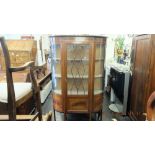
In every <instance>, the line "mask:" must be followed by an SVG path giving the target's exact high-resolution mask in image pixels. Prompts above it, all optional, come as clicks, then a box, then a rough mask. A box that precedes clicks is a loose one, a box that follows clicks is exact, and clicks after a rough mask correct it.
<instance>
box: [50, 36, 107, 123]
mask: <svg viewBox="0 0 155 155" xmlns="http://www.w3.org/2000/svg"><path fill="white" fill-rule="evenodd" d="M76 37H80V38H84V40H83V41H81V40H80V39H79V40H78V39H77V40H76ZM54 39H55V45H57V44H58V45H60V52H61V53H60V56H61V91H62V92H61V93H62V94H61V95H60V94H57V93H55V92H53V106H54V108H53V109H54V119H55V120H56V118H55V110H56V111H59V112H63V113H64V120H67V113H87V114H88V115H89V120H91V114H92V113H99V114H100V116H101V119H102V103H103V93H100V94H97V95H95V94H94V75H95V60H96V59H95V58H96V50H95V48H96V47H97V46H96V45H97V44H101V45H104V46H105V45H106V37H102V36H54ZM75 40H76V41H75ZM70 44H75V45H78V44H82V45H89V46H90V49H89V55H88V59H89V62H88V94H87V95H69V94H68V92H67V89H68V87H67V84H68V83H67V80H68V78H67V67H68V65H67V45H70ZM103 70H104V67H103ZM76 105H77V106H76ZM80 105H81V106H80ZM74 107H76V108H77V109H76V108H75V109H74ZM78 107H79V109H78ZM80 108H81V109H80Z"/></svg>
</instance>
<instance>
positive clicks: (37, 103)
mask: <svg viewBox="0 0 155 155" xmlns="http://www.w3.org/2000/svg"><path fill="white" fill-rule="evenodd" d="M36 108H37V111H38V112H39V116H38V118H39V121H42V110H41V100H40V93H39V91H38V92H37V93H36Z"/></svg>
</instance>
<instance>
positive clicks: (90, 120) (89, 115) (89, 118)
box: [89, 113, 91, 121]
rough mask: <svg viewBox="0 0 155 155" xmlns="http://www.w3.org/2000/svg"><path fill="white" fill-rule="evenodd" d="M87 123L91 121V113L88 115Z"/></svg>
mask: <svg viewBox="0 0 155 155" xmlns="http://www.w3.org/2000/svg"><path fill="white" fill-rule="evenodd" d="M89 121H91V113H89Z"/></svg>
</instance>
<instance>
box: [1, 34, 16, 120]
mask: <svg viewBox="0 0 155 155" xmlns="http://www.w3.org/2000/svg"><path fill="white" fill-rule="evenodd" d="M0 44H1V47H2V53H3V55H4V60H5V65H6V82H7V92H8V103H9V104H8V112H9V119H10V120H15V119H16V103H15V92H14V85H13V78H12V72H10V67H11V62H10V55H9V51H8V47H7V45H6V43H5V40H4V38H3V37H0Z"/></svg>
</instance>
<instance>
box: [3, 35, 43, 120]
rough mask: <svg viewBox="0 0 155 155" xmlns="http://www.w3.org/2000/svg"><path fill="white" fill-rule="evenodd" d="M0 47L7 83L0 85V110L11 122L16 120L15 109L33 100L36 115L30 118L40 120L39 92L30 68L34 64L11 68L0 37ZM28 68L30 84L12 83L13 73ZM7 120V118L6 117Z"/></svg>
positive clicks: (5, 48)
mask: <svg viewBox="0 0 155 155" xmlns="http://www.w3.org/2000/svg"><path fill="white" fill-rule="evenodd" d="M0 45H1V48H2V52H3V54H4V60H5V65H6V81H7V83H0V91H1V92H0V94H1V95H0V107H1V108H0V109H1V110H2V108H4V109H5V110H7V111H8V115H9V117H8V119H9V120H11V121H14V120H16V108H17V107H18V106H19V105H22V104H23V103H25V102H27V101H28V100H29V99H30V98H33V99H34V102H35V103H36V111H37V112H36V115H34V117H33V118H32V120H35V119H36V118H37V117H38V119H39V120H42V112H41V102H40V91H39V87H38V85H37V82H36V80H35V77H34V74H33V70H32V66H33V65H34V62H33V61H31V62H28V63H26V64H25V65H23V66H20V67H12V66H11V63H10V55H9V52H8V48H7V44H6V43H5V40H4V38H2V37H0ZM27 68H29V70H30V73H31V80H32V82H31V83H14V82H13V78H12V73H13V72H19V71H23V70H25V69H27ZM6 118H7V117H6Z"/></svg>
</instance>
